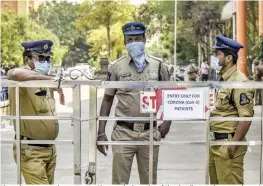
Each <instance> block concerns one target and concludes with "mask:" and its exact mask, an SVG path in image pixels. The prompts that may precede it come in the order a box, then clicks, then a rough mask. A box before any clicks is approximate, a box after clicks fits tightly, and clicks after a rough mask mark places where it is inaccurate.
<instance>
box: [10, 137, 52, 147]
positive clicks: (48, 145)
mask: <svg viewBox="0 0 263 186" xmlns="http://www.w3.org/2000/svg"><path fill="white" fill-rule="evenodd" d="M15 139H16V136H15ZM24 139H26V140H34V139H31V138H28V137H25V136H21V135H20V140H24ZM28 145H30V146H37V147H46V148H47V147H52V145H53V144H28Z"/></svg>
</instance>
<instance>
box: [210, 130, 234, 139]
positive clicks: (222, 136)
mask: <svg viewBox="0 0 263 186" xmlns="http://www.w3.org/2000/svg"><path fill="white" fill-rule="evenodd" d="M214 135H215V139H228V135H229V134H228V133H217V132H214ZM231 135H232V137H234V135H235V133H231Z"/></svg>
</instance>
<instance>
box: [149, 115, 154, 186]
mask: <svg viewBox="0 0 263 186" xmlns="http://www.w3.org/2000/svg"><path fill="white" fill-rule="evenodd" d="M149 149H150V157H149V184H153V113H151V114H150V148H149Z"/></svg>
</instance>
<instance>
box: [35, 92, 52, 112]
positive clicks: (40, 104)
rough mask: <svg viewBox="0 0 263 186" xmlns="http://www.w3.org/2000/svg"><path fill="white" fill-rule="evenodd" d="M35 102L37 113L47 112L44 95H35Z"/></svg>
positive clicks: (47, 107)
mask: <svg viewBox="0 0 263 186" xmlns="http://www.w3.org/2000/svg"><path fill="white" fill-rule="evenodd" d="M35 103H36V110H37V112H38V113H47V112H49V111H50V108H49V104H48V100H47V97H46V96H36V98H35Z"/></svg>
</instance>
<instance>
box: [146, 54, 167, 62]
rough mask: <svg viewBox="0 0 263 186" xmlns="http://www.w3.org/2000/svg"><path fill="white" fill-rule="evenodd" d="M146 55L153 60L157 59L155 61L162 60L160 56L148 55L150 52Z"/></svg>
mask: <svg viewBox="0 0 263 186" xmlns="http://www.w3.org/2000/svg"><path fill="white" fill-rule="evenodd" d="M147 55H148V57H150V58H153V59H155V60H157V61H160V62H163V60H162V59H161V58H158V57H155V56H152V55H150V54H147Z"/></svg>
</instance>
